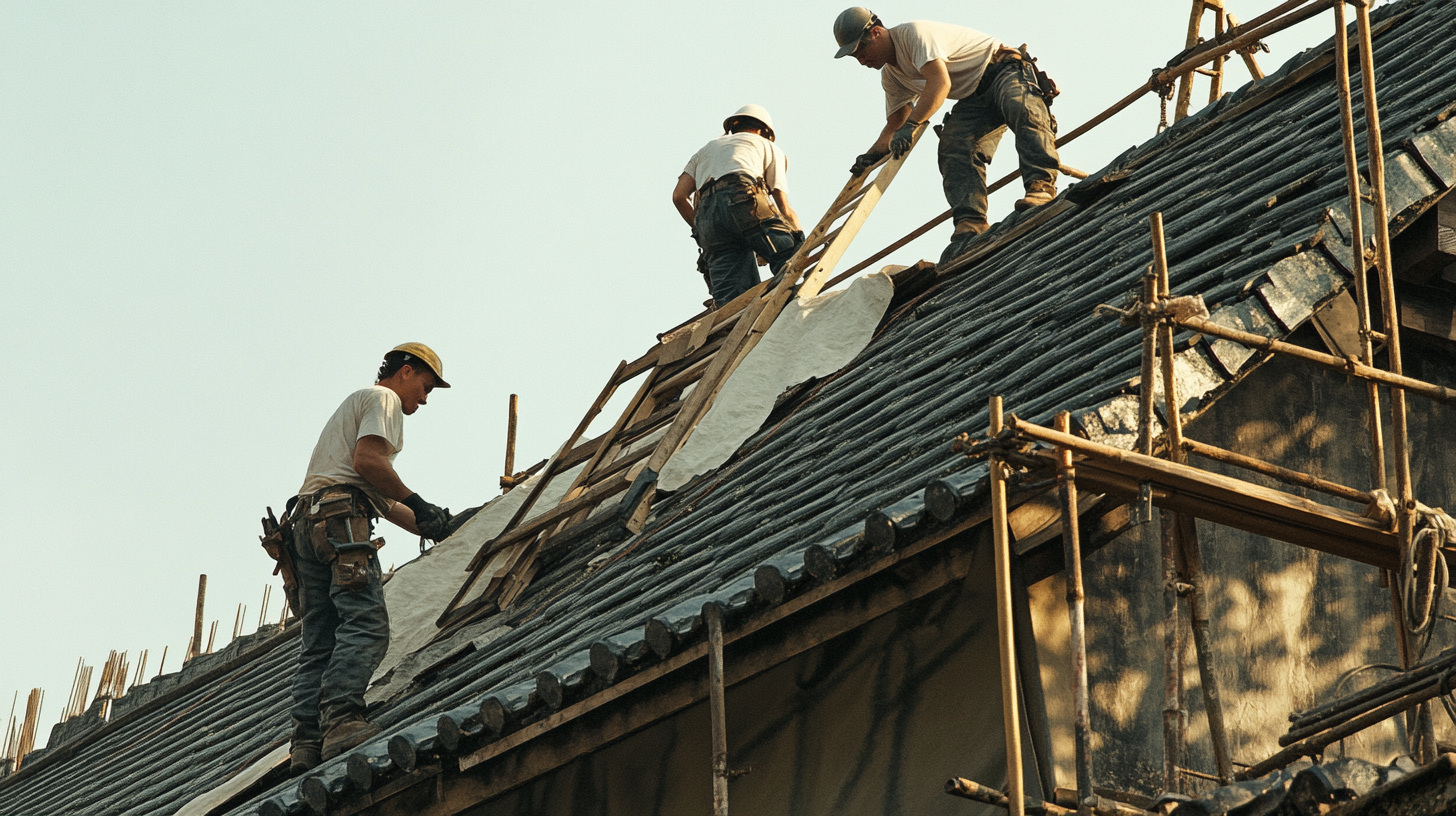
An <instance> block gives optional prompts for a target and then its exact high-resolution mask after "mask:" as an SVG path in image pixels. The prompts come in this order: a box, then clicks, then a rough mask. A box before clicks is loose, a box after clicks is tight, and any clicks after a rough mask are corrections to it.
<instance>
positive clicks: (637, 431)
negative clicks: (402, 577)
mask: <svg viewBox="0 0 1456 816" xmlns="http://www.w3.org/2000/svg"><path fill="white" fill-rule="evenodd" d="M924 130H925V128H923V127H922V128H921V129H920V131H918V132H917V133H916V140H917V141H918V140H919V137H920V135H921V133H923V132H924ZM906 156H908V153H907V154H906ZM904 162H905V157H901V158H899V159H882V160H881V162H880V163H879V164H878V165H876V166H875V167H872V168H871V169H870V170H868V171H866V172H864V173H862V174H860V175H859V176H855V177H853V178H851V179H850V180H849V182H848V183H847V184H845V185H844V189H842V190H840V192H839V195H838V196H836V197H835V199H834V202H833V203H832V204H830V205H829V209H828V211H827V212H826V213H825V214H824V217H823V218H821V219H819V223H818V224H817V225H816V226H815V227H814V229H813V230H811V231H810V232H809V234H808V235H807V236H805V239H804V244H803V245H802V246H801V247H799V249H798V251H797V252H795V253H794V255H793V257H792V258H790V259H789V261H788V262H787V263H786V264H785V266H784V269H783V271H782V272H781V274H779V275H778V276H776V277H775V278H773V279H771V280H768V281H764V282H762V283H760V284H759V285H758V286H756V287H754V288H753V289H750V290H749V291H747V292H744V293H743V294H742V295H740V296H738V297H737V298H736V299H734V300H733V301H732V302H731V303H728V304H727V305H725V306H723V308H721V309H718V310H716V311H708V312H705V313H703V314H700V315H698V316H697V317H695V318H694V319H693V320H691V321H689V322H688V323H685V324H683V325H680V326H678V327H677V328H675V329H672V330H671V331H668V332H666V333H664V334H662V335H660V336H659V339H660V342H659V343H658V344H657V345H656V346H654V347H653V348H652V349H651V350H649V351H648V352H647V353H646V354H644V355H643V356H642V357H640V358H638V359H637V360H636V361H634V362H631V363H628V362H626V361H623V362H622V363H620V364H619V365H618V366H617V370H616V371H614V372H613V373H612V376H611V377H610V378H609V379H608V380H607V384H606V386H605V387H604V388H603V389H602V391H601V393H600V394H598V395H597V398H596V400H595V401H594V402H593V403H592V405H591V408H590V409H588V410H587V412H586V416H584V417H582V419H581V422H579V423H577V426H576V430H574V431H573V432H572V434H571V436H570V437H568V438H567V440H566V442H565V443H563V444H562V446H561V448H560V449H559V450H557V451H556V454H555V455H554V456H552V457H551V459H550V460H549V461H548V462H547V464H546V466H545V467H544V468H543V469H542V471H541V472H540V473H539V474H538V475H537V477H536V480H535V482H534V484H533V485H532V486H531V489H530V493H528V494H527V496H526V498H525V501H523V502H522V503H521V505H520V507H519V508H518V509H517V510H516V513H515V515H514V516H512V518H511V520H510V522H509V523H507V524H506V526H505V528H504V529H503V530H502V532H501V533H500V535H498V536H496V537H495V538H494V539H492V540H491V541H488V542H486V543H485V544H484V545H483V546H482V547H481V548H480V550H479V551H478V552H477V553H476V554H475V557H474V558H473V559H472V560H471V561H470V564H469V565H468V566H467V567H466V571H467V572H468V573H469V577H468V578H467V579H466V581H465V583H464V585H463V586H462V587H461V588H460V590H459V592H457V593H456V595H455V597H454V598H453V599H452V600H451V601H450V604H449V605H448V606H447V607H446V608H445V611H444V612H443V613H442V614H441V615H440V618H439V620H438V621H437V623H438V625H439V626H441V627H442V628H443V627H451V628H453V627H454V626H455V625H458V624H461V623H464V622H466V621H468V620H472V619H474V618H475V617H476V616H477V615H478V614H482V613H484V612H486V611H489V610H491V609H504V608H506V607H509V606H510V605H511V603H512V602H513V601H515V599H516V598H517V597H519V596H520V593H521V592H522V591H523V590H524V589H525V588H526V587H527V586H529V585H530V583H531V580H532V578H534V577H535V574H536V570H537V568H538V565H539V558H540V557H541V556H542V555H543V554H545V553H547V552H548V551H550V550H552V549H555V548H558V547H561V546H564V545H566V544H568V543H570V542H571V541H573V540H577V539H580V538H582V537H584V536H586V535H590V534H592V533H595V532H599V531H602V530H604V529H606V528H608V527H611V526H616V527H618V528H619V529H620V530H621V531H623V532H624V533H626V534H631V533H636V532H639V531H640V530H641V529H642V524H643V523H644V522H645V520H646V518H647V513H648V511H649V509H650V508H651V505H652V500H653V498H654V496H655V493H656V490H655V485H656V481H657V474H658V472H659V471H660V470H661V469H662V466H663V465H664V464H666V463H667V460H668V459H669V458H670V457H671V456H672V455H673V454H674V453H676V452H677V450H678V449H679V448H680V447H682V445H683V443H684V442H686V441H687V439H688V437H689V436H690V435H691V434H692V432H693V429H694V428H695V427H697V423H698V421H699V420H700V419H702V417H703V416H704V414H706V413H707V411H708V409H709V408H710V407H711V406H712V403H713V399H714V398H715V397H716V396H717V394H718V392H719V391H720V390H721V389H722V387H723V384H724V383H725V382H727V380H728V377H729V375H731V374H732V373H733V371H734V369H735V368H737V366H738V364H739V363H740V362H741V361H742V360H743V358H744V357H745V356H746V355H747V354H748V352H749V351H751V350H752V349H753V347H754V346H755V345H756V344H757V343H758V341H759V339H760V338H761V337H763V334H764V332H766V331H767V330H768V327H769V326H771V325H772V324H773V322H774V320H775V319H776V318H777V317H778V315H779V313H780V312H781V311H782V310H783V308H784V307H785V306H786V305H788V303H789V300H790V299H791V298H793V297H795V296H798V297H803V298H810V297H813V296H815V295H817V294H819V292H820V290H821V289H822V288H823V287H824V285H825V282H826V281H827V280H828V277H829V274H830V273H831V272H832V271H833V269H834V266H835V264H837V263H838V262H839V260H840V259H841V258H842V257H843V255H844V252H845V250H846V249H848V247H849V244H850V242H851V241H853V240H854V237H855V235H856V234H857V233H858V232H859V229H860V227H861V226H862V225H863V224H864V222H865V219H867V218H868V217H869V215H870V212H871V211H872V210H874V208H875V205H876V204H877V203H878V202H879V200H880V197H881V196H882V195H883V194H884V192H885V189H886V188H887V187H889V186H890V182H891V181H893V180H894V178H895V176H896V174H898V173H899V172H900V167H901V166H902V165H903V164H904ZM639 377H641V378H642V382H641V384H640V385H639V386H638V387H637V391H636V393H635V394H634V395H633V396H632V399H631V401H630V402H628V403H627V407H626V409H625V410H624V411H623V412H622V415H621V416H620V417H619V418H618V419H617V422H616V424H614V425H613V426H612V428H611V430H609V431H607V432H606V433H604V434H602V435H601V436H599V437H597V438H595V439H591V440H587V441H584V442H583V441H581V438H582V436H583V435H584V434H585V433H586V430H587V428H588V427H589V426H590V425H591V423H592V421H593V420H594V419H596V417H597V415H598V414H600V413H601V411H602V409H603V407H604V406H606V404H607V402H608V401H609V400H610V399H611V398H612V397H613V395H615V394H616V392H617V389H618V388H620V387H621V386H623V385H625V384H627V383H629V382H631V381H633V380H635V379H637V378H639ZM690 386H692V388H691V390H690V391H689V390H688V389H689V387H690ZM684 392H687V394H686V397H684ZM659 433H660V434H661V435H660V437H659V438H658V439H657V440H656V441H652V440H651V437H652V436H653V435H654V434H659ZM578 465H584V466H583V467H582V469H581V471H580V472H579V473H577V475H576V477H575V478H574V479H573V480H572V483H571V487H570V488H569V489H568V490H567V491H566V493H565V495H564V496H563V497H562V499H561V501H560V502H559V503H558V504H557V505H556V506H555V507H553V508H551V509H549V510H547V511H545V512H543V513H540V514H538V515H536V516H533V517H530V518H527V517H528V515H529V514H530V512H531V510H532V508H533V507H535V505H536V503H537V501H538V500H539V499H540V497H541V494H542V492H543V491H544V490H545V488H546V486H547V484H549V483H550V482H551V480H552V479H555V478H557V477H559V476H560V475H562V474H563V473H566V472H568V471H570V470H571V469H572V468H575V467H576V466H578ZM624 493H625V494H626V496H624V497H623V498H621V499H620V500H619V501H618V502H617V506H616V507H615V508H613V509H603V510H602V511H601V512H596V513H594V512H593V511H595V510H597V508H599V507H601V506H602V504H603V503H604V502H606V501H608V500H610V499H614V498H616V497H618V496H620V495H621V494H624ZM487 572H489V577H488V578H487V580H486V584H485V586H484V587H483V588H481V589H477V586H478V584H479V583H480V580H481V578H482V577H484V576H485V575H486V573H487Z"/></svg>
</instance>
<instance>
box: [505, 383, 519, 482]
mask: <svg viewBox="0 0 1456 816" xmlns="http://www.w3.org/2000/svg"><path fill="white" fill-rule="evenodd" d="M519 405H520V398H519V397H518V396H517V395H515V394H512V395H511V399H510V402H509V403H508V404H507V406H506V471H505V475H504V476H502V477H501V492H502V493H509V492H510V490H511V487H513V486H514V485H507V484H506V482H507V481H514V480H513V479H512V478H511V477H513V476H515V475H516V411H517V410H518V406H519Z"/></svg>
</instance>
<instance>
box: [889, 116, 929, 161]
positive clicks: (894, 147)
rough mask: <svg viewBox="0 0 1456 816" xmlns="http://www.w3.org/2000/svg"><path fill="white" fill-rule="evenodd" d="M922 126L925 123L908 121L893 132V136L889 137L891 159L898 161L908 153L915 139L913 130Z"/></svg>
mask: <svg viewBox="0 0 1456 816" xmlns="http://www.w3.org/2000/svg"><path fill="white" fill-rule="evenodd" d="M923 124H925V123H924V122H917V121H915V120H914V119H910V120H908V121H907V122H905V124H903V125H901V126H900V129H899V130H897V131H895V135H893V136H891V137H890V157H891V158H895V159H898V158H900V157H901V156H904V155H905V154H906V153H909V152H910V144H911V142H912V141H914V139H915V128H918V127H920V126H921V125H923Z"/></svg>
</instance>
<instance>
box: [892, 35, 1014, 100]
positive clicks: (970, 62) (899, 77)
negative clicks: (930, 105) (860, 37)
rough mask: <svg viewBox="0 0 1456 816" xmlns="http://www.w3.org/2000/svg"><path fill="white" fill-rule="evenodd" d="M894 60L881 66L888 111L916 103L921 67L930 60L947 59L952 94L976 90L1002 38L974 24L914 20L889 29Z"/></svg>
mask: <svg viewBox="0 0 1456 816" xmlns="http://www.w3.org/2000/svg"><path fill="white" fill-rule="evenodd" d="M889 32H890V42H892V43H894V44H895V61H894V62H891V63H887V64H886V65H885V66H884V67H883V68H881V69H880V85H881V86H882V87H883V88H884V89H885V115H887V116H888V115H889V114H891V113H894V112H895V111H897V110H899V109H900V108H902V107H904V106H906V105H913V104H915V100H916V99H918V98H919V97H920V92H921V91H923V90H925V77H922V76H921V75H920V69H921V68H924V67H925V63H927V62H930V61H931V60H944V61H945V68H946V71H947V72H949V73H950V98H951V99H965V98H966V97H968V96H970V95H971V94H973V93H975V92H976V86H977V85H979V84H980V82H981V74H983V73H985V72H986V66H987V65H988V64H989V63H990V62H991V57H992V56H993V55H994V54H995V53H996V49H998V48H1000V47H1001V41H1000V40H998V39H996V38H995V37H992V36H990V35H987V34H982V33H981V32H979V31H977V30H975V29H973V28H965V27H964V26H958V25H951V24H949V23H933V22H930V21H929V20H912V21H910V22H908V23H901V24H900V25H897V26H895V27H894V28H891V29H889Z"/></svg>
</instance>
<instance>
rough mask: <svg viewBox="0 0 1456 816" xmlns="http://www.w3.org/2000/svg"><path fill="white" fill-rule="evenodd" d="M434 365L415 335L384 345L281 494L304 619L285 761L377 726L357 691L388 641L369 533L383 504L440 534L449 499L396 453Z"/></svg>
mask: <svg viewBox="0 0 1456 816" xmlns="http://www.w3.org/2000/svg"><path fill="white" fill-rule="evenodd" d="M440 374H441V367H440V358H439V357H438V356H437V355H436V354H435V352H434V351H432V350H431V349H430V347H429V346H426V345H424V344H423V343H405V344H403V345H400V346H396V347H395V348H394V349H392V350H391V351H389V352H388V353H387V354H385V355H384V362H383V364H382V365H381V366H380V367H379V375H378V377H377V378H376V381H375V384H374V385H373V386H371V387H369V388H365V389H363V390H361V391H355V392H354V393H353V394H350V395H349V396H348V397H347V398H346V399H345V400H344V402H343V404H342V405H340V406H339V408H338V410H337V411H335V412H334V415H333V416H332V417H331V418H330V419H329V422H328V424H327V425H325V426H324V430H323V433H321V434H320V435H319V440H318V444H317V445H315V446H314V449H313V457H312V458H311V459H310V460H309V463H308V475H307V477H305V478H304V480H303V487H302V488H300V489H299V491H298V496H297V499H296V503H290V504H291V507H290V511H289V514H288V517H289V518H290V519H292V522H291V523H292V536H291V537H287V538H286V539H285V540H286V541H287V546H288V555H289V556H290V557H291V559H292V572H293V573H294V576H293V577H294V580H295V581H296V583H297V598H298V608H296V609H295V610H294V612H295V614H297V615H298V616H299V617H300V619H301V620H302V622H303V637H302V640H303V646H302V649H301V650H300V652H299V656H298V671H297V673H295V674H294V677H293V741H292V757H291V762H290V765H291V768H292V770H293V772H294V773H302V772H303V771H306V770H308V769H309V768H312V767H314V766H315V765H318V764H319V762H320V761H321V760H327V759H332V758H333V757H335V756H337V755H339V754H340V753H342V752H344V751H346V750H348V749H350V748H352V747H354V746H356V745H358V744H360V743H362V742H364V741H365V740H367V739H368V738H370V737H372V736H374V735H375V734H377V733H379V726H377V725H374V724H373V723H371V722H369V721H368V720H366V719H365V718H364V711H365V702H364V691H365V689H366V688H367V687H368V685H369V680H370V677H371V676H372V675H373V674H374V670H375V669H377V668H378V667H379V664H380V662H381V661H383V660H384V655H385V652H387V651H388V650H389V613H388V612H387V611H386V610H385V608H384V590H383V576H382V574H381V571H380V568H379V557H378V556H377V555H376V554H375V549H376V547H375V544H374V543H373V542H371V540H370V537H371V534H372V532H373V527H374V521H375V520H376V519H377V518H379V517H381V516H382V517H384V518H387V519H389V520H390V521H392V522H394V523H395V524H397V525H399V526H400V527H403V528H404V529H406V530H408V531H410V532H411V533H415V534H417V535H421V536H424V537H425V538H429V539H434V540H436V541H438V540H440V539H443V538H445V536H446V535H447V530H448V525H449V522H450V514H449V511H448V510H443V509H441V508H439V507H436V506H435V505H433V504H430V503H429V502H427V501H425V500H424V499H422V498H420V494H418V493H416V492H414V491H412V490H410V489H409V488H408V487H405V485H404V482H403V481H401V480H400V477H399V474H398V473H396V472H395V470H394V464H393V461H394V457H395V455H396V454H398V453H399V451H400V449H401V448H402V447H404V418H405V417H406V416H409V415H411V414H413V413H414V412H415V411H416V410H418V409H419V407H420V406H421V405H424V404H425V400H426V398H427V397H428V396H429V394H430V392H431V391H433V390H434V389H436V388H449V387H450V384H449V383H447V382H445V379H444V378H443V377H441V376H440ZM379 543H380V544H381V545H382V543H383V542H379ZM284 577H285V581H286V579H287V578H288V577H289V576H287V575H285V576H284Z"/></svg>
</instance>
